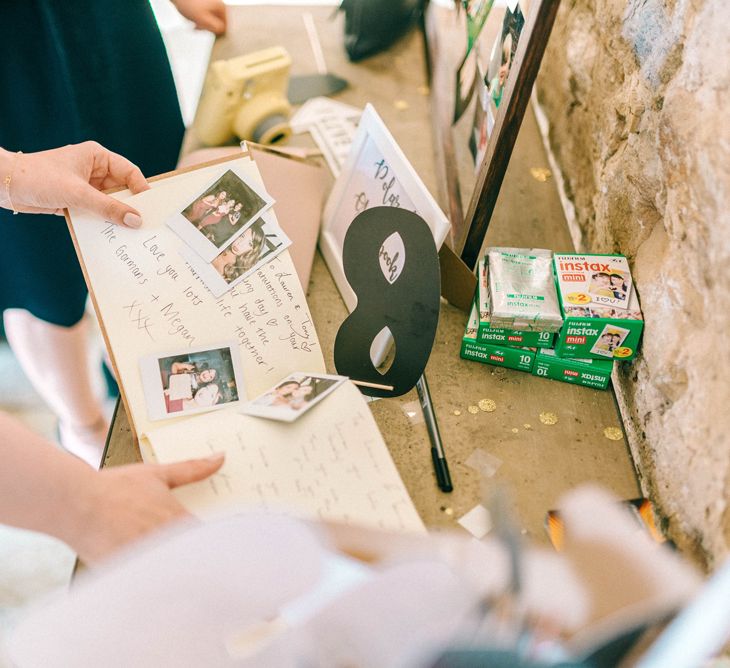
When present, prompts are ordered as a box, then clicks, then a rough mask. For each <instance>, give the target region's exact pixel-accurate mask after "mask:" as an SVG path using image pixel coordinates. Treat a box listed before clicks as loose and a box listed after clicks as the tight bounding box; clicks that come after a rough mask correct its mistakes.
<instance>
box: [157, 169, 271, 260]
mask: <svg viewBox="0 0 730 668" xmlns="http://www.w3.org/2000/svg"><path fill="white" fill-rule="evenodd" d="M273 204H274V200H273V199H272V198H271V196H270V195H269V194H268V193H267V192H266V191H265V190H263V189H261V188H259V187H257V186H253V185H251V184H249V183H247V182H246V181H244V180H243V179H242V178H241V177H240V176H238V174H236V173H235V172H233V171H232V170H230V169H229V170H228V171H226V172H225V173H224V174H223V175H222V176H221V177H220V178H218V179H216V180H215V181H214V182H213V183H212V184H211V185H210V186H208V187H207V188H206V189H205V190H204V191H203V192H202V193H200V194H198V196H197V197H195V198H194V199H193V200H192V201H191V202H190V204H188V205H187V206H185V207H184V208H183V209H182V211H180V212H178V213H175V214H174V215H172V216H171V217H170V218H169V219H168V220H167V225H168V227H170V229H172V230H173V231H174V232H175V233H176V234H177V235H178V236H179V237H180V238H181V239H182V240H183V241H184V242H185V243H186V244H187V245H188V246H190V248H192V249H193V250H194V251H195V252H196V253H197V254H198V255H199V256H200V257H201V258H202V259H203V260H205V261H206V262H212V261H213V260H214V259H215V257H216V256H218V255H219V254H220V252H221V251H222V250H223V249H224V248H226V247H227V246H229V245H230V244H231V242H233V241H234V239H236V238H237V237H238V236H240V235H241V234H243V232H244V231H245V230H246V229H247V228H248V227H249V226H251V225H253V224H254V222H255V221H256V220H257V219H258V217H259V216H260V215H261V214H262V213H263V212H264V211H266V210H268V209H269V208H271V206H272V205H273Z"/></svg>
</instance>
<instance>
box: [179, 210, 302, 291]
mask: <svg viewBox="0 0 730 668" xmlns="http://www.w3.org/2000/svg"><path fill="white" fill-rule="evenodd" d="M274 221H275V219H274V218H273V216H271V215H270V214H265V215H264V217H263V218H259V219H257V220H256V222H255V223H254V224H253V225H251V226H249V227H247V228H246V229H245V230H244V231H243V234H241V235H240V236H239V237H237V238H236V239H235V240H234V241H233V243H232V244H231V245H230V246H228V248H226V249H225V250H223V251H222V252H221V253H219V254H218V255H217V256H216V257H215V258H214V259H213V261H212V262H210V263H207V262H203V261H201V259H200V258H199V257H198V256H197V255H196V254H195V253H193V252H192V251H189V250H188V251H187V252H186V250H183V251H182V256H183V257H184V258H185V260H187V262H188V263H189V264H190V266H191V267H192V268H193V270H194V271H195V272H196V273H197V274H198V276H200V278H201V279H202V281H203V282H204V283H205V285H206V287H207V288H208V289H209V290H210V291H211V292H212V293H213V296H215V297H220V296H221V295H224V294H225V293H226V292H228V291H229V290H230V289H231V288H232V287H235V286H236V285H237V284H238V283H240V282H241V281H243V280H245V279H246V278H247V277H248V276H250V275H251V274H252V273H253V272H255V271H256V270H257V269H258V268H259V267H261V266H262V265H263V264H265V263H267V262H270V261H271V260H273V259H274V258H275V257H276V256H277V255H278V254H279V253H281V252H282V251H284V250H286V249H287V248H288V247H289V246H290V245H291V240H290V239H289V237H287V236H286V234H284V232H283V231H282V229H281V228H280V227H279V226H278V225H277V224H276V222H274Z"/></svg>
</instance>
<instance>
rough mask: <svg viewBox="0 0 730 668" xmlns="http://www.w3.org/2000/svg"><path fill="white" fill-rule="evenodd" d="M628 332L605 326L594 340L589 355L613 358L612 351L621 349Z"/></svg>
mask: <svg viewBox="0 0 730 668" xmlns="http://www.w3.org/2000/svg"><path fill="white" fill-rule="evenodd" d="M629 333H630V330H628V329H624V328H623V327H616V325H606V326H605V327H604V328H603V331H602V332H601V333H600V335H599V336H598V339H596V342H595V343H594V344H593V347H592V348H591V353H593V354H594V355H602V356H603V357H611V358H613V356H614V354H613V353H614V351H615V350H616V349H617V348H620V347H621V344H622V343H623V342H624V340H625V339H626V337H627V336H628V335H629Z"/></svg>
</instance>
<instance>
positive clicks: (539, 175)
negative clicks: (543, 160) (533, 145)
mask: <svg viewBox="0 0 730 668" xmlns="http://www.w3.org/2000/svg"><path fill="white" fill-rule="evenodd" d="M530 174H532V178H533V179H535V180H536V181H540V183H545V181H547V180H548V179H549V178H550V177H551V176H552V175H553V173H552V172H551V171H550V170H549V169H547V168H546V167H530Z"/></svg>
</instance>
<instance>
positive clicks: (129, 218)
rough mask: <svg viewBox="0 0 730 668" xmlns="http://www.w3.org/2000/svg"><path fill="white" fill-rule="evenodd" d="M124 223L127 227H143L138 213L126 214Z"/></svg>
mask: <svg viewBox="0 0 730 668" xmlns="http://www.w3.org/2000/svg"><path fill="white" fill-rule="evenodd" d="M122 222H123V223H124V224H125V225H126V226H127V227H133V228H137V227H142V219H141V218H140V217H139V216H138V215H137V214H136V213H125V214H124V218H123V219H122Z"/></svg>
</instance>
